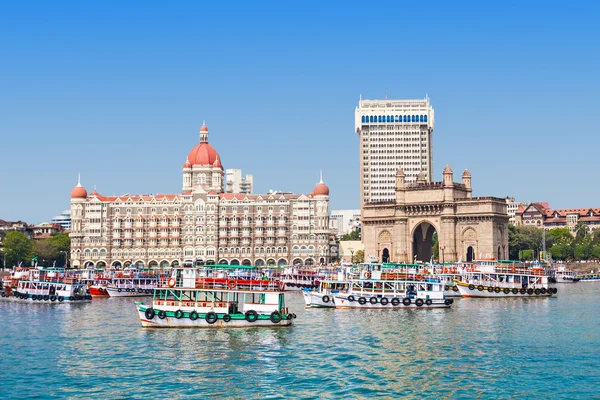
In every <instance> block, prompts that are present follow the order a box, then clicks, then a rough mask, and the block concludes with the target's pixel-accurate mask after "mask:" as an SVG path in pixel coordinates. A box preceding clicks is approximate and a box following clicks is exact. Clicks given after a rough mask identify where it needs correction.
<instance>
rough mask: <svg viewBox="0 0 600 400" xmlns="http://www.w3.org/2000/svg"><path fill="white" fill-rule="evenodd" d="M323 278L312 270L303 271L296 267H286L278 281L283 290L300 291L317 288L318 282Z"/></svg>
mask: <svg viewBox="0 0 600 400" xmlns="http://www.w3.org/2000/svg"><path fill="white" fill-rule="evenodd" d="M324 278H325V276H323V275H322V274H320V273H319V271H315V270H312V269H303V268H298V267H286V268H285V269H284V270H283V271H282V273H281V277H280V280H281V282H282V283H283V288H284V290H302V289H306V288H309V289H313V288H316V287H318V281H319V280H321V279H324Z"/></svg>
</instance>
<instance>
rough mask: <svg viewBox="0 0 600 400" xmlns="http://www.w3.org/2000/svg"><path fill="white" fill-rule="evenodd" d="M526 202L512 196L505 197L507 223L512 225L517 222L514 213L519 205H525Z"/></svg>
mask: <svg viewBox="0 0 600 400" xmlns="http://www.w3.org/2000/svg"><path fill="white" fill-rule="evenodd" d="M526 205H527V204H526V203H523V202H520V201H515V198H514V197H507V198H506V211H507V213H508V218H509V219H508V223H509V224H512V225H516V224H517V219H516V213H517V210H518V209H519V206H526Z"/></svg>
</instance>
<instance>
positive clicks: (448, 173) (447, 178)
mask: <svg viewBox="0 0 600 400" xmlns="http://www.w3.org/2000/svg"><path fill="white" fill-rule="evenodd" d="M443 175H444V186H453V182H452V180H453V179H454V178H453V172H452V168H450V166H449V165H448V164H446V168H444V172H443Z"/></svg>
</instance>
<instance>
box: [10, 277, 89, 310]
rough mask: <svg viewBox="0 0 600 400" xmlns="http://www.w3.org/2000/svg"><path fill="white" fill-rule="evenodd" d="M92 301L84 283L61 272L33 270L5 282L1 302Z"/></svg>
mask: <svg viewBox="0 0 600 400" xmlns="http://www.w3.org/2000/svg"><path fill="white" fill-rule="evenodd" d="M90 300H92V296H91V295H90V294H89V292H88V290H87V286H86V285H85V284H84V283H81V282H79V281H78V280H77V279H76V278H72V277H63V276H62V275H61V272H60V271H52V270H45V269H31V270H29V271H21V272H16V273H14V274H12V275H11V276H10V277H7V278H6V279H5V280H4V284H3V290H2V292H0V301H9V302H17V303H36V304H63V303H83V302H89V301H90Z"/></svg>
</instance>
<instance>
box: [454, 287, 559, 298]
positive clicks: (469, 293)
mask: <svg viewBox="0 0 600 400" xmlns="http://www.w3.org/2000/svg"><path fill="white" fill-rule="evenodd" d="M471 286H472V287H471ZM479 288H482V290H479ZM508 289H509V292H508V293H505V292H504V288H502V289H501V290H500V292H497V291H495V290H494V291H491V292H490V291H489V290H488V286H484V285H467V284H464V283H459V284H458V290H459V291H460V294H461V296H462V297H476V298H494V299H499V298H507V297H515V298H535V297H552V296H554V295H555V293H548V292H547V291H546V293H541V292H540V293H536V290H535V289H534V290H533V292H531V291H527V290H525V293H522V291H521V289H517V293H514V290H513V288H508ZM515 289H516V288H515ZM540 290H541V289H540Z"/></svg>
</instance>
